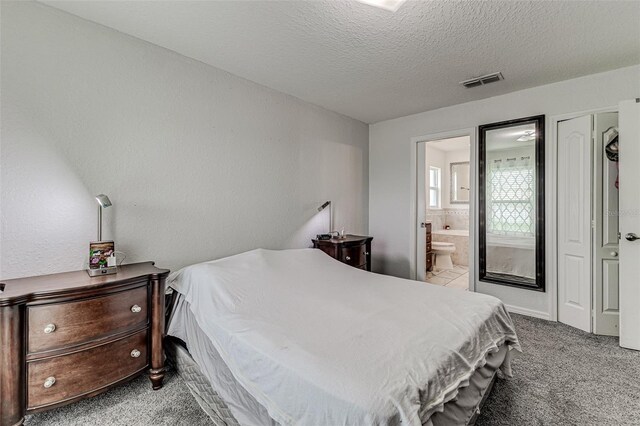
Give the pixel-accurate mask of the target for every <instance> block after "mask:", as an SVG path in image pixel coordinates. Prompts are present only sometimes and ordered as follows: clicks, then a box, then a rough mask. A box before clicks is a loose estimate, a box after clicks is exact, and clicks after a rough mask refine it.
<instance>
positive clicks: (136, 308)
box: [131, 305, 142, 314]
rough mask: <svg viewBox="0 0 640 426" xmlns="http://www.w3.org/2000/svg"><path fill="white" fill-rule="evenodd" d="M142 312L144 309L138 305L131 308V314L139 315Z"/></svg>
mask: <svg viewBox="0 0 640 426" xmlns="http://www.w3.org/2000/svg"><path fill="white" fill-rule="evenodd" d="M140 311H142V308H141V307H140V306H138V305H133V306H132V307H131V312H133V313H134V314H137V313H138V312H140Z"/></svg>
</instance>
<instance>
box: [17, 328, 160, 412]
mask: <svg viewBox="0 0 640 426" xmlns="http://www.w3.org/2000/svg"><path fill="white" fill-rule="evenodd" d="M147 361H148V355H147V330H143V331H141V332H138V333H136V334H134V335H131V336H129V337H125V338H123V339H120V340H116V341H115V342H111V343H107V344H103V345H101V346H97V347H95V348H91V349H87V350H85V351H80V352H74V353H71V354H69V355H62V356H57V357H53V358H46V359H43V360H39V361H31V362H29V363H27V409H34V408H38V407H42V406H47V405H51V404H55V403H58V402H63V401H66V400H69V399H73V398H75V397H80V396H82V395H85V394H88V393H90V392H92V391H95V390H99V389H102V388H104V387H106V386H109V385H111V384H113V383H116V382H118V381H120V380H123V379H124V378H127V377H129V376H131V375H132V374H135V373H137V372H139V371H140V370H142V369H144V368H146V366H147Z"/></svg>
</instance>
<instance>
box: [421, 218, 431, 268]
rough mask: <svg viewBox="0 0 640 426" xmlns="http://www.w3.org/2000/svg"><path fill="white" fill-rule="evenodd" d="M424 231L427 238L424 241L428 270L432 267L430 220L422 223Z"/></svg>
mask: <svg viewBox="0 0 640 426" xmlns="http://www.w3.org/2000/svg"><path fill="white" fill-rule="evenodd" d="M423 226H424V228H426V229H425V231H427V240H426V241H425V244H426V256H427V259H426V263H425V266H426V270H427V271H430V270H432V269H433V249H432V248H431V222H427V223H425V224H424V225H423Z"/></svg>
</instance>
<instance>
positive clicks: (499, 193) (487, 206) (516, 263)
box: [478, 116, 544, 290]
mask: <svg viewBox="0 0 640 426" xmlns="http://www.w3.org/2000/svg"><path fill="white" fill-rule="evenodd" d="M543 153H544V116H538V117H531V118H526V119H521V120H512V121H508V122H503V123H494V124H489V125H484V126H480V153H479V154H480V155H479V159H480V164H479V167H478V168H479V171H480V206H479V212H480V227H479V231H480V265H479V266H480V279H481V280H482V281H488V282H494V283H498V284H506V285H513V286H520V287H526V288H531V289H536V290H544V193H543V192H544V169H543V162H544V157H543Z"/></svg>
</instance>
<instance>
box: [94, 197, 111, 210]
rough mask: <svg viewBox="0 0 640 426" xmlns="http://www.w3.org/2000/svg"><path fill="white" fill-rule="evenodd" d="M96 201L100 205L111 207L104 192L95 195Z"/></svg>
mask: <svg viewBox="0 0 640 426" xmlns="http://www.w3.org/2000/svg"><path fill="white" fill-rule="evenodd" d="M96 201H97V202H98V204H100V207H111V200H110V199H109V197H107V196H106V195H104V194H99V195H96Z"/></svg>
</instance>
